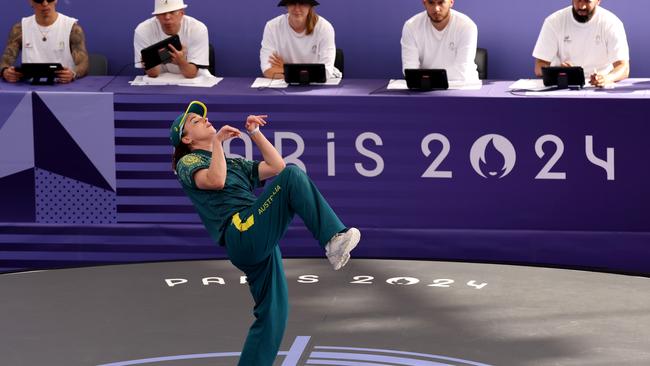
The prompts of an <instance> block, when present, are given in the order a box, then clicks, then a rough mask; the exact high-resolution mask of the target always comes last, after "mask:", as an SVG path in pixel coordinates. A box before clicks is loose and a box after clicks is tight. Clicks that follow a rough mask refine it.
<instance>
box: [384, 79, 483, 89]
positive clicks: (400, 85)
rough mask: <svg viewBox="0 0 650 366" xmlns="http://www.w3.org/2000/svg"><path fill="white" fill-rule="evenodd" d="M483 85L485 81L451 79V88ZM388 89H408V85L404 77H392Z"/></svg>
mask: <svg viewBox="0 0 650 366" xmlns="http://www.w3.org/2000/svg"><path fill="white" fill-rule="evenodd" d="M482 87H483V82H482V81H480V80H479V81H478V82H473V83H465V82H462V81H450V82H449V90H481V88H482ZM386 89H387V90H408V86H406V80H404V79H391V80H390V81H389V82H388V86H387V87H386Z"/></svg>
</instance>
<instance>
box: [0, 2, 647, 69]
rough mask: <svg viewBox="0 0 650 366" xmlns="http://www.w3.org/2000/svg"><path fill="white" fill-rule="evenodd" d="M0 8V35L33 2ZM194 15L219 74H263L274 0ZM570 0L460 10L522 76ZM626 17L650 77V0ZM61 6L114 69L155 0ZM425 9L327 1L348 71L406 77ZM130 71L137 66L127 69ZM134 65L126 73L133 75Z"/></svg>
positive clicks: (639, 62) (201, 5) (638, 62)
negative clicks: (414, 21) (405, 48)
mask: <svg viewBox="0 0 650 366" xmlns="http://www.w3.org/2000/svg"><path fill="white" fill-rule="evenodd" d="M14 3H16V5H15V6H13V7H11V8H9V7H6V8H5V10H4V11H2V12H1V13H0V35H1V38H0V39H3V40H4V39H6V35H7V34H8V32H9V30H10V28H11V25H12V24H13V23H15V22H16V21H18V20H19V18H20V17H22V16H25V15H29V14H31V9H30V8H29V6H28V1H27V0H21V1H14ZM186 3H187V4H188V5H189V7H188V10H187V14H189V15H192V16H195V17H196V18H198V19H200V20H201V21H203V22H204V23H206V24H207V25H208V28H209V29H210V39H211V42H212V44H214V46H215V50H216V56H217V73H218V74H220V75H225V76H251V75H256V74H258V73H259V66H258V65H259V62H258V54H259V43H260V40H261V37H262V30H263V28H264V24H265V22H266V21H267V20H268V19H270V18H272V17H274V16H276V15H278V14H280V12H281V11H282V9H280V8H276V7H275V4H276V1H275V0H271V1H269V0H266V1H260V0H237V1H229V2H226V1H214V0H186ZM568 4H570V1H569V0H544V1H512V0H508V1H506V0H497V1H490V2H488V1H479V0H457V1H456V5H455V9H456V10H459V11H461V12H464V13H466V14H467V15H469V16H470V17H472V18H473V19H474V21H475V22H476V23H477V24H478V27H479V46H481V47H485V48H488V49H489V52H490V78H493V79H516V78H521V77H530V76H531V75H532V57H531V56H530V54H531V53H532V49H533V46H534V44H535V41H536V39H537V34H538V32H539V29H540V27H541V25H542V22H543V20H544V18H545V17H546V16H547V15H549V14H550V13H551V12H553V11H554V10H557V9H559V8H561V7H564V6H566V5H568ZM602 5H603V6H604V7H606V8H608V9H610V10H612V11H614V12H615V13H616V14H617V15H618V16H619V17H620V18H621V19H622V20H623V22H624V23H625V25H626V30H627V33H628V38H629V42H630V48H631V52H632V55H631V58H632V76H633V77H647V76H650V49H649V48H648V47H647V46H646V42H645V40H646V35H647V34H648V32H649V31H650V26H648V25H647V24H645V20H646V18H647V14H648V13H649V12H650V1H647V0H625V1H620V0H619V1H612V0H604V1H603V2H602ZM58 9H59V11H61V12H63V13H65V14H67V15H70V16H74V17H76V18H78V19H80V24H81V25H82V26H83V27H84V28H85V30H86V34H87V42H88V43H87V44H88V49H89V50H90V51H91V52H98V53H104V54H109V53H110V54H109V55H108V58H109V62H110V72H111V73H115V72H117V71H118V70H119V69H121V68H122V66H124V65H125V64H127V63H129V62H131V60H132V52H133V51H132V38H133V29H134V28H135V26H136V25H137V24H138V23H139V22H140V21H142V20H144V19H146V18H147V17H149V16H150V13H151V11H152V10H153V0H136V1H133V0H131V1H125V0H113V1H88V0H59V5H58ZM422 9H423V7H422V4H421V1H420V0H408V1H406V0H399V1H397V0H375V1H372V2H368V1H359V0H356V1H355V0H323V1H322V5H321V6H320V8H319V12H320V14H322V15H323V16H324V17H325V18H327V19H328V20H330V21H331V22H332V24H334V27H335V29H336V31H337V45H338V46H339V47H340V48H342V49H343V50H344V51H345V54H346V74H347V76H348V77H355V78H388V77H396V76H399V75H400V63H401V61H400V46H399V38H400V34H401V29H402V25H403V24H404V21H405V20H406V19H408V18H409V17H410V16H412V15H413V14H415V13H417V12H419V11H421V10H422ZM127 69H128V70H132V69H131V68H130V67H127ZM128 72H130V71H125V73H128Z"/></svg>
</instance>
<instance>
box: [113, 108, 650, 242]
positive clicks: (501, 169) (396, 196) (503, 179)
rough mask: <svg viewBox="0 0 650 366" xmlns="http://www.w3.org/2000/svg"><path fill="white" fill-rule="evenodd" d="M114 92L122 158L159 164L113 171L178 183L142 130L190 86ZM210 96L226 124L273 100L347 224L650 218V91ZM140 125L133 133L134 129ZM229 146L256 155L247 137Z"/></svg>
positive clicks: (131, 189) (283, 142)
mask: <svg viewBox="0 0 650 366" xmlns="http://www.w3.org/2000/svg"><path fill="white" fill-rule="evenodd" d="M119 99H120V103H118V107H117V111H116V119H117V121H116V126H117V127H118V129H120V130H121V134H120V136H121V137H118V138H117V139H116V140H117V150H118V154H117V161H118V164H146V163H155V164H161V165H156V166H158V167H159V168H160V169H161V170H160V171H155V169H147V171H141V172H138V171H133V170H131V171H118V196H122V195H129V196H135V197H139V196H146V195H156V196H159V195H167V194H169V195H172V196H182V192H181V191H180V190H179V189H178V185H177V183H176V182H175V178H174V176H173V175H172V174H171V173H170V172H169V170H168V169H167V168H165V166H164V163H165V162H167V161H169V148H168V146H167V139H166V138H165V137H152V138H148V137H143V135H142V130H143V129H150V130H151V131H152V135H154V134H155V135H156V136H161V135H162V131H164V129H166V128H167V126H168V124H169V121H170V120H171V119H173V118H174V117H175V116H176V115H177V113H178V111H179V110H182V109H183V104H184V103H185V102H186V97H184V96H179V103H176V104H174V103H170V101H169V99H168V98H167V99H166V100H165V103H164V104H157V103H158V102H157V97H155V96H151V97H150V98H149V97H147V96H140V98H137V100H138V101H139V102H142V101H143V100H145V99H149V101H150V102H149V103H142V104H140V103H138V104H129V103H123V100H122V99H121V98H119ZM129 99H130V100H133V99H132V98H129ZM208 102H209V103H208V108H209V110H210V113H209V115H210V116H213V117H212V119H213V120H214V121H217V123H219V122H222V121H223V122H228V123H235V124H236V123H237V122H233V121H242V120H243V119H244V118H245V116H246V115H247V114H248V113H268V114H269V115H270V118H269V121H270V125H269V126H268V128H266V129H265V130H266V134H267V135H268V136H269V138H270V139H271V140H272V141H273V142H274V143H275V144H276V146H278V147H279V148H280V149H281V150H282V152H283V155H284V156H285V157H286V158H287V161H288V162H289V163H295V164H298V165H299V166H301V167H304V168H305V169H306V170H307V172H308V173H309V175H310V176H311V177H312V178H313V179H314V180H315V181H316V182H317V184H318V186H319V187H320V188H321V189H322V191H323V193H324V194H325V196H326V197H327V198H328V200H330V202H331V203H332V205H333V206H334V207H335V208H336V209H337V210H338V212H339V213H340V214H341V216H342V217H343V219H344V221H345V222H347V223H349V224H354V225H359V226H362V227H376V228H408V229H431V228H436V229H511V230H586V231H639V232H646V231H650V223H648V221H647V220H645V219H644V215H643V213H642V207H644V205H647V204H649V203H650V202H649V200H650V198H649V197H648V196H647V195H645V194H643V193H642V192H643V187H644V186H647V185H648V183H650V173H649V172H648V169H646V168H644V165H643V164H640V161H645V158H644V157H646V156H647V153H646V152H645V148H644V146H645V142H644V141H645V140H644V139H645V137H644V135H645V134H644V133H643V131H645V128H646V127H645V122H644V117H643V110H644V109H646V108H647V107H648V103H650V102H649V101H648V100H647V99H630V100H609V99H606V100H602V99H585V100H580V108H575V105H576V103H577V102H576V100H574V99H558V98H553V99H550V98H543V99H542V98H533V99H531V98H527V99H522V98H444V97H443V98H437V97H430V98H424V97H423V98H401V97H396V98H392V97H386V98H375V97H358V98H339V97H327V98H322V97H321V98H316V97H298V96H282V97H276V98H269V97H266V98H250V97H248V98H244V97H242V98H236V97H231V98H222V99H220V98H218V97H216V96H214V97H213V98H209V99H208ZM138 109H141V110H142V112H138V111H137V110H138ZM165 111H169V112H168V115H166V116H167V118H161V117H162V116H163V115H162V114H161V113H162V112H165ZM614 111H616V112H614ZM150 113H154V114H155V116H156V118H153V119H152V118H148V117H147V115H148V114H150ZM225 117H227V118H228V119H227V120H223V119H221V118H225ZM615 121H618V122H615ZM240 123H241V122H240ZM131 129H134V130H137V135H134V136H129V130H131ZM154 131H155V132H154ZM630 131H637V133H633V134H631V133H630ZM253 150H254V149H253ZM248 151H250V150H248ZM232 152H234V153H237V154H240V155H247V154H248V155H249V156H250V152H248V153H247V149H246V148H245V146H244V142H243V141H241V140H240V141H235V142H233V143H232ZM254 157H255V158H259V156H258V155H254ZM120 189H121V190H120ZM119 212H128V213H129V218H130V221H131V220H132V221H140V220H139V219H138V218H141V219H142V221H146V222H151V221H155V220H152V219H151V215H160V214H161V213H170V214H172V213H174V214H187V215H189V214H192V213H193V208H192V207H191V206H188V205H187V204H186V203H183V202H179V201H174V203H171V202H169V203H165V202H160V201H157V202H153V201H151V202H150V204H147V205H142V204H126V205H120V206H118V213H119ZM139 215H140V216H139Z"/></svg>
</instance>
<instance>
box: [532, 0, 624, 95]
mask: <svg viewBox="0 0 650 366" xmlns="http://www.w3.org/2000/svg"><path fill="white" fill-rule="evenodd" d="M572 1H573V5H572V6H569V7H566V8H564V9H562V10H559V11H557V12H555V13H553V14H551V16H549V17H548V18H546V20H545V21H544V25H543V26H542V31H541V32H540V34H539V38H538V39H537V44H536V45H535V50H534V51H533V57H535V75H537V76H542V68H543V67H547V66H581V67H582V68H583V69H584V71H585V79H588V80H589V83H590V84H591V85H593V86H597V87H604V86H607V85H609V84H613V83H615V82H617V81H620V80H623V79H626V78H627V77H628V76H629V74H630V50H629V47H628V44H627V36H626V35H625V28H624V27H623V22H621V20H620V19H619V18H618V17H617V16H616V15H614V14H613V13H612V12H610V11H609V10H606V9H604V8H602V7H600V0H572Z"/></svg>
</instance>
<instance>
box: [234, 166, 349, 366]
mask: <svg viewBox="0 0 650 366" xmlns="http://www.w3.org/2000/svg"><path fill="white" fill-rule="evenodd" d="M270 183H271V184H269V185H268V186H267V187H266V189H265V190H264V193H263V194H262V195H260V196H259V197H258V199H257V201H256V202H255V204H254V205H253V206H252V207H250V208H248V209H246V210H244V211H242V212H239V213H238V214H237V215H235V216H234V217H233V220H232V223H231V224H230V225H229V227H228V228H227V229H226V234H225V235H226V247H227V250H228V256H229V257H230V261H231V262H232V263H233V264H234V265H235V266H236V267H237V268H239V269H240V270H242V271H243V272H244V273H245V274H246V276H247V278H248V284H249V286H250V291H251V294H252V295H253V299H254V300H255V308H254V311H253V314H254V315H255V321H254V323H253V325H252V326H251V328H250V330H249V332H248V337H247V338H246V343H245V344H244V349H243V350H242V354H241V358H240V360H239V365H240V366H271V365H272V364H273V361H274V360H275V357H276V355H277V353H278V350H279V348H280V343H281V342H282V337H283V335H284V331H285V328H286V324H287V318H288V314H289V303H288V293H287V281H286V278H285V275H284V268H283V266H282V255H281V253H280V248H279V247H278V241H279V240H280V238H282V236H283V235H284V233H285V232H286V230H287V228H288V226H289V224H290V223H291V220H292V219H293V216H294V214H298V216H300V217H301V218H302V220H303V221H304V222H305V225H306V226H307V228H308V229H309V231H310V232H311V233H312V234H313V235H314V238H316V239H317V240H318V243H319V244H320V246H321V247H323V248H324V247H325V245H326V244H327V242H328V241H329V240H330V239H331V238H332V236H334V235H335V234H336V233H338V232H340V231H343V230H344V229H345V226H344V225H343V223H341V220H339V218H338V217H337V216H336V214H335V213H334V211H333V210H332V208H331V207H330V206H329V204H328V203H327V202H326V201H325V199H324V198H323V196H322V195H321V194H320V192H319V191H318V189H317V188H316V186H315V185H314V183H313V182H312V181H311V180H310V179H309V177H308V176H307V175H306V174H305V173H304V172H303V171H302V170H300V169H299V168H297V167H295V166H289V167H287V168H285V169H284V170H283V171H282V173H280V175H278V176H277V177H276V178H275V179H274V180H273V181H272V182H270Z"/></svg>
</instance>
